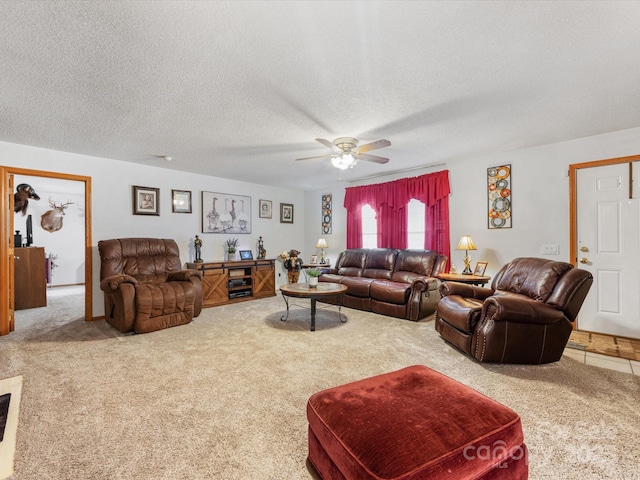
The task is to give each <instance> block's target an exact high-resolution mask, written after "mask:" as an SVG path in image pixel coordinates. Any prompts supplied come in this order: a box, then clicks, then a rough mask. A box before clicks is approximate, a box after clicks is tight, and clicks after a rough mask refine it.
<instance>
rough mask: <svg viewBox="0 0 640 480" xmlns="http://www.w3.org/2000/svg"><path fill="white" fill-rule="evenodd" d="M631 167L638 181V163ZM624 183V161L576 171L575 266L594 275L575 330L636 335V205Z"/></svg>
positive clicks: (639, 220) (639, 294)
mask: <svg viewBox="0 0 640 480" xmlns="http://www.w3.org/2000/svg"><path fill="white" fill-rule="evenodd" d="M633 170H634V174H633V177H634V180H637V179H638V173H640V165H639V162H635V163H634V164H633ZM629 182H630V168H629V164H628V163H620V164H615V165H606V166H600V167H592V168H583V169H580V170H578V171H577V205H578V208H577V229H578V245H577V247H578V248H577V253H578V267H579V268H583V269H585V270H589V271H590V272H591V273H592V275H593V279H594V282H593V286H592V287H591V290H590V291H589V295H587V298H586V300H585V302H584V304H583V306H582V309H581V310H580V315H579V316H578V329H579V330H585V331H589V332H597V333H605V334H608V335H615V336H621V337H630V338H640V240H639V239H640V237H639V233H640V229H639V225H640V209H639V208H638V202H639V201H638V193H637V190H638V188H637V187H636V188H635V189H634V193H633V195H630V187H629ZM635 185H636V186H637V185H638V183H637V181H636V182H635ZM631 196H632V197H633V198H630V197H631Z"/></svg>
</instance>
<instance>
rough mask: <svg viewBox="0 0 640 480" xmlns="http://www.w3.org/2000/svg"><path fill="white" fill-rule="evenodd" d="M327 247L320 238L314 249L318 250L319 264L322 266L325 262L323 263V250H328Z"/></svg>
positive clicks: (324, 241) (325, 242)
mask: <svg viewBox="0 0 640 480" xmlns="http://www.w3.org/2000/svg"><path fill="white" fill-rule="evenodd" d="M328 247H329V245H327V241H326V240H325V239H324V238H321V239H319V240H318V244H317V245H316V248H319V249H320V264H322V265H324V263H325V261H324V249H325V248H328Z"/></svg>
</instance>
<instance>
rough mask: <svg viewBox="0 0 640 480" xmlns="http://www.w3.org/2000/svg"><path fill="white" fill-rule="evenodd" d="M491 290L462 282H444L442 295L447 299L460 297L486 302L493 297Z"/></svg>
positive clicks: (441, 289) (441, 287)
mask: <svg viewBox="0 0 640 480" xmlns="http://www.w3.org/2000/svg"><path fill="white" fill-rule="evenodd" d="M493 293H494V291H493V290H492V289H491V288H485V287H478V286H476V285H470V284H468V283H460V282H442V285H441V286H440V295H441V296H443V297H446V296H448V295H460V296H461V297H465V298H475V299H476V300H485V299H486V298H488V297H490V296H491V295H493Z"/></svg>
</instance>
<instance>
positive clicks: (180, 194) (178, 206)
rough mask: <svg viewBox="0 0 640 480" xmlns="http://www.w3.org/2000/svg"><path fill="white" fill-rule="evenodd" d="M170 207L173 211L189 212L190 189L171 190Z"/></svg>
mask: <svg viewBox="0 0 640 480" xmlns="http://www.w3.org/2000/svg"><path fill="white" fill-rule="evenodd" d="M171 209H172V212H173V213H191V191H190V190H171Z"/></svg>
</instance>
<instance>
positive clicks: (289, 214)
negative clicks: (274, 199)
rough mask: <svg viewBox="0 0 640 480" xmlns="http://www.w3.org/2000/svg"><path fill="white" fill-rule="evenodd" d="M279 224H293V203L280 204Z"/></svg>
mask: <svg viewBox="0 0 640 480" xmlns="http://www.w3.org/2000/svg"><path fill="white" fill-rule="evenodd" d="M280 223H293V203H281V204H280Z"/></svg>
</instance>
